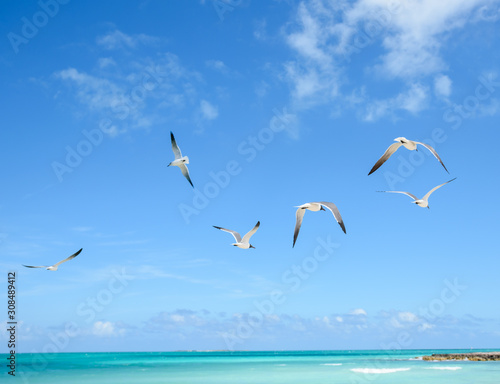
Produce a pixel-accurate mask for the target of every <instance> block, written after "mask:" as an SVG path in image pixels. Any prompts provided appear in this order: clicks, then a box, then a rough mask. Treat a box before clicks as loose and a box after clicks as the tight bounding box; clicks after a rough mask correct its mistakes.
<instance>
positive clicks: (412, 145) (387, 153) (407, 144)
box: [368, 137, 450, 176]
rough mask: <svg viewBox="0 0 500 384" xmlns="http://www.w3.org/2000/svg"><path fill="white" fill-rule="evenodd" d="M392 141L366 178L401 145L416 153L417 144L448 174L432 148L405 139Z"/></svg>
mask: <svg viewBox="0 0 500 384" xmlns="http://www.w3.org/2000/svg"><path fill="white" fill-rule="evenodd" d="M394 141H395V143H394V144H391V145H390V146H389V148H387V150H386V151H385V152H384V154H383V155H382V157H381V158H380V159H378V161H377V162H376V163H375V165H374V166H373V168H372V169H371V171H370V173H369V174H368V176H370V175H371V174H372V173H373V172H375V171H376V170H377V169H379V168H380V166H381V165H382V164H384V163H385V162H386V160H387V159H388V158H389V157H391V156H392V154H393V153H394V152H396V151H397V150H398V148H399V147H401V146H402V145H403V146H404V147H405V148H406V149H409V150H410V151H418V149H417V144H420V145H423V146H424V147H425V148H427V149H428V150H429V151H431V153H432V154H433V155H434V157H435V158H436V159H438V160H439V162H440V163H441V165H442V166H443V168H444V169H445V170H446V172H448V170H447V169H446V167H445V166H444V164H443V161H442V160H441V158H440V157H439V155H438V154H437V152H436V150H435V149H434V148H432V147H431V146H430V145H428V144H424V143H420V142H418V141H412V140H408V139H407V138H406V137H397V138H395V139H394ZM448 173H450V172H448Z"/></svg>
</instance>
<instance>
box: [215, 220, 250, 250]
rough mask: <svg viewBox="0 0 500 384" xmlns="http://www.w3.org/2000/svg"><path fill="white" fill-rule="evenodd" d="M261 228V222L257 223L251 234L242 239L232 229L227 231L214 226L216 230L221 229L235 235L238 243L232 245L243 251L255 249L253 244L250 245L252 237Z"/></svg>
mask: <svg viewBox="0 0 500 384" xmlns="http://www.w3.org/2000/svg"><path fill="white" fill-rule="evenodd" d="M259 226H260V221H258V222H257V224H256V225H255V227H253V228H252V230H251V231H250V232H248V233H247V234H246V235H245V236H243V238H241V236H240V234H239V233H238V232H236V231H231V230H230V229H225V228H221V227H216V226H215V225H214V228H217V229H220V230H221V231H224V232H227V233H230V234H231V235H233V237H234V239H235V240H236V243H232V244H231V245H234V246H235V247H238V248H241V249H248V248H255V247H254V246H253V245H252V244H250V237H252V235H253V234H254V233H255V232H257V229H258V228H259Z"/></svg>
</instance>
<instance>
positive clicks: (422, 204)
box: [377, 177, 456, 208]
mask: <svg viewBox="0 0 500 384" xmlns="http://www.w3.org/2000/svg"><path fill="white" fill-rule="evenodd" d="M455 179H456V177H455ZM455 179H451V180H450V181H447V182H446V183H443V184H440V185H438V186H437V187H434V188H432V189H431V190H430V191H429V192H427V193H426V195H425V196H424V197H422V198H421V199H419V198H417V197H416V196H415V195H413V194H411V193H410V192H402V191H377V192H388V193H403V194H405V195H408V196H410V197H411V198H412V199H413V200H414V201H412V203H414V204H417V205H418V206H420V207H422V208H425V207H427V208H429V201H428V200H429V196H430V195H431V193H432V192H434V191H435V190H436V189H438V188H441V187H442V186H443V185H445V184H448V183H450V182H452V181H453V180H455Z"/></svg>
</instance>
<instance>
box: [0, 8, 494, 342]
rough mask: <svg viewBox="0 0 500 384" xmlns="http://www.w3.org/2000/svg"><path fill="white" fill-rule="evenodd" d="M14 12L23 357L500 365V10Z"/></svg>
mask: <svg viewBox="0 0 500 384" xmlns="http://www.w3.org/2000/svg"><path fill="white" fill-rule="evenodd" d="M1 7H2V12H0V15H1V16H0V28H1V30H2V34H1V35H2V36H3V38H2V40H1V54H0V66H1V67H2V70H1V71H0V78H1V81H2V84H3V87H2V90H3V92H2V96H1V98H2V100H1V105H2V113H1V114H0V119H1V125H2V127H3V129H2V130H1V140H0V146H1V149H0V153H1V156H2V158H3V161H2V162H1V165H0V167H1V169H0V171H1V174H2V175H3V180H4V183H3V188H2V192H1V193H0V234H1V237H0V240H1V242H0V266H1V270H2V275H3V276H5V277H6V275H7V272H8V271H17V274H18V276H17V318H18V321H19V322H20V324H19V329H18V338H19V347H18V352H44V351H45V352H47V351H59V352H71V351H162V350H163V351H164V350H179V349H355V348H363V349H364V348H369V349H383V348H396V349H397V348H471V347H475V348H495V347H498V346H499V344H500V332H499V330H500V309H499V306H498V295H497V293H496V292H497V285H496V283H497V281H498V270H499V267H500V262H499V259H498V247H497V242H496V238H497V236H498V229H499V226H498V222H497V217H498V215H499V213H500V210H499V208H498V204H497V200H498V197H497V193H496V191H497V190H498V187H499V184H498V166H499V161H498V152H497V141H498V140H500V133H499V131H498V122H499V116H500V97H499V93H500V67H499V64H498V63H499V62H500V60H499V59H500V49H499V48H500V46H499V44H500V43H499V41H500V39H499V28H498V25H499V24H498V23H499V19H500V2H499V1H492V0H491V1H490V0H469V1H453V2H452V1H442V2H439V3H437V2H433V1H430V0H422V1H418V2H411V3H409V2H406V1H394V2H392V3H390V4H388V3H387V2H385V1H381V0H364V1H363V0H358V1H340V2H339V1H335V2H333V1H331V2H330V1H326V0H315V1H312V0H311V1H269V2H265V3H264V2H257V1H249V0H241V1H239V0H233V1H226V2H223V1H222V0H221V1H212V0H205V1H189V2H181V1H177V2H160V1H152V0H151V1H147V0H143V1H128V2H119V1H108V2H105V3H104V4H103V3H99V5H98V3H97V2H85V3H83V2H77V1H61V0H59V1H58V2H55V0H47V1H45V2H44V1H43V0H42V1H41V2H35V1H32V2H22V3H21V4H18V3H13V2H9V3H8V4H7V3H5V4H2V6H1ZM170 131H172V132H173V133H174V134H175V137H176V139H177V143H178V144H179V146H180V148H181V150H182V151H183V154H184V155H187V156H189V158H190V164H189V169H190V173H191V178H192V180H193V183H194V186H195V190H193V189H192V188H191V186H190V185H189V184H188V182H187V181H186V180H185V179H184V178H183V177H182V174H181V173H180V171H179V170H178V169H176V168H167V165H168V163H169V162H170V161H172V160H173V153H172V151H171V147H170ZM400 136H404V137H407V138H409V139H412V140H416V141H423V142H426V143H429V144H431V145H432V146H433V147H434V148H435V149H436V150H437V151H438V153H439V154H440V156H441V158H442V159H443V161H444V164H445V165H446V167H447V168H448V170H449V172H450V174H448V173H446V171H445V170H444V169H443V168H442V167H441V165H440V164H439V163H438V162H437V161H436V160H435V159H434V158H432V157H431V156H429V153H428V152H427V151H426V150H425V149H421V150H419V152H417V153H415V152H409V151H407V150H405V149H404V148H402V149H400V150H399V151H398V152H396V154H395V155H393V156H392V157H391V159H389V160H388V161H387V162H386V163H385V164H384V165H383V166H382V167H381V168H380V169H379V170H378V171H377V172H375V173H374V174H372V175H370V176H369V177H368V176H367V174H368V172H369V170H370V168H371V167H372V166H373V164H374V163H375V162H376V160H377V159H378V158H379V157H380V156H381V155H382V153H383V152H384V151H385V149H386V148H387V147H388V146H389V145H390V144H391V143H392V141H393V139H394V138H396V137H400ZM454 177H457V179H456V180H455V181H454V182H453V183H450V184H447V185H446V186H444V187H443V188H441V189H440V190H438V191H437V192H435V193H434V194H433V195H432V196H431V198H430V207H431V208H430V209H422V208H420V207H417V206H415V205H414V204H411V200H410V199H409V198H408V197H406V196H404V195H399V194H381V193H377V192H376V191H380V190H400V191H409V192H412V193H414V194H415V195H417V196H419V197H420V196H423V195H424V194H425V193H426V192H427V191H428V190H430V189H431V188H433V187H434V186H436V185H438V184H441V183H443V182H445V181H448V180H450V179H452V178H454ZM311 201H331V202H334V203H335V204H336V205H337V206H338V208H339V210H340V212H341V214H342V216H343V218H344V222H345V226H346V229H347V234H346V235H345V234H343V233H342V231H341V230H340V228H339V226H338V225H337V223H336V222H335V220H334V219H333V217H332V216H331V214H330V213H329V212H318V213H315V212H307V213H306V215H305V218H304V222H303V225H302V229H301V233H300V235H299V238H298V240H297V244H296V246H295V248H293V249H292V239H293V228H294V224H295V208H294V207H295V206H297V205H300V204H303V203H306V202H311ZM257 221H260V222H261V226H260V228H259V230H258V231H257V233H256V234H255V235H254V236H253V237H252V244H253V245H254V246H255V247H256V249H251V250H241V249H238V248H236V247H232V246H231V245H230V244H231V243H232V240H233V239H232V238H231V236H230V235H229V234H227V233H223V232H220V231H217V230H216V229H214V228H213V227H212V226H214V225H216V226H222V227H226V228H230V229H234V230H237V231H239V232H242V233H246V231H248V230H250V229H251V228H252V227H253V226H254V225H255V223H256V222H257ZM82 247H83V252H82V253H81V254H80V255H79V256H78V257H77V258H75V259H74V260H72V261H71V262H68V263H66V264H63V265H62V266H61V267H60V269H59V270H58V271H57V272H51V271H45V270H42V269H26V268H24V267H22V264H28V265H43V264H52V263H55V262H57V261H59V260H61V259H63V258H65V257H67V256H69V255H70V254H72V253H73V252H75V251H77V250H78V249H79V248H82ZM5 310H6V309H5ZM2 329H5V327H2ZM2 332H4V331H2ZM3 337H4V338H6V337H7V335H6V333H3ZM2 348H5V346H4V343H2Z"/></svg>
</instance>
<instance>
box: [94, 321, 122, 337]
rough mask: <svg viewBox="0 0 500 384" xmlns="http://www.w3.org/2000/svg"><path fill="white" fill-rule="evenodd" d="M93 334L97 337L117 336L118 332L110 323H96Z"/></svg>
mask: <svg viewBox="0 0 500 384" xmlns="http://www.w3.org/2000/svg"><path fill="white" fill-rule="evenodd" d="M92 334H94V335H96V336H116V335H117V330H116V329H115V326H114V324H113V323H112V322H110V321H96V322H95V323H94V325H93V327H92Z"/></svg>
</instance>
